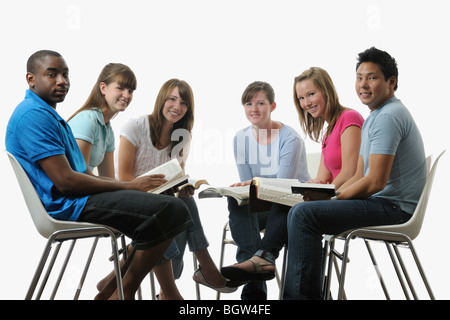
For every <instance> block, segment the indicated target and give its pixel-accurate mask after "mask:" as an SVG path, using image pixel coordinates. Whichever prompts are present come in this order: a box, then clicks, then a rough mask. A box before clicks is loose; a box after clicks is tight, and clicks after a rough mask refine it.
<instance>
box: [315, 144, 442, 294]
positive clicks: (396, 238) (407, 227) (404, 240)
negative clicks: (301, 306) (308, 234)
mask: <svg viewBox="0 0 450 320" xmlns="http://www.w3.org/2000/svg"><path fill="white" fill-rule="evenodd" d="M444 152H445V150H444V151H442V152H441V153H440V154H439V155H438V156H437V158H436V159H435V161H434V163H433V166H432V167H431V170H429V168H430V163H431V157H428V158H427V172H428V175H427V179H426V183H425V186H424V188H423V191H422V194H421V196H420V199H419V203H418V204H417V207H416V210H415V211H414V213H413V215H412V217H411V219H409V220H408V221H407V222H405V223H403V224H398V225H386V226H374V227H367V228H360V229H355V230H349V231H346V232H344V233H342V234H340V235H325V237H324V239H325V243H324V252H325V254H324V257H325V259H326V257H327V256H328V263H327V264H328V266H326V264H325V263H324V266H323V267H324V269H325V268H327V276H326V277H325V278H324V293H325V294H324V298H325V299H329V297H330V281H331V264H332V263H333V261H334V260H335V257H338V258H339V259H341V260H342V266H341V271H340V276H339V288H338V297H337V298H338V300H341V299H344V298H345V296H344V281H345V275H346V267H347V263H348V261H349V259H348V251H349V246H350V241H351V240H352V239H355V238H361V239H363V240H364V242H365V245H366V247H367V250H368V253H369V255H370V258H371V260H372V263H373V265H374V267H375V270H376V272H377V275H378V279H379V281H380V284H381V286H382V289H383V292H384V294H385V297H386V299H389V298H390V297H389V294H388V292H387V289H386V286H385V284H384V281H383V278H382V276H381V273H380V272H379V268H378V265H377V263H376V260H375V257H374V255H373V252H372V250H371V248H370V245H369V240H375V241H382V242H384V243H385V245H386V248H387V250H388V253H389V255H390V257H391V260H392V263H393V266H394V268H395V271H396V274H397V277H398V279H399V281H400V284H401V287H402V289H403V292H404V294H405V297H406V298H407V299H409V294H408V290H407V287H406V285H405V283H404V280H403V276H404V277H405V279H406V281H407V283H408V287H409V290H410V291H411V293H412V295H413V297H414V299H418V297H417V294H416V292H415V290H414V287H413V284H412V282H411V279H410V277H409V275H408V272H407V270H406V266H405V264H404V263H403V260H402V258H401V256H400V252H399V251H398V246H403V247H406V248H409V249H410V251H411V254H412V256H413V258H414V262H415V263H416V266H417V269H418V270H419V273H420V276H421V278H422V281H423V283H424V285H425V287H426V289H427V292H428V294H429V296H430V299H432V300H434V295H433V292H432V290H431V287H430V285H429V283H428V280H427V278H426V276H425V273H424V271H423V268H422V266H421V264H420V261H419V257H418V255H417V253H416V250H415V249H414V246H413V243H412V240H414V239H415V238H416V237H417V236H418V235H419V233H420V230H421V228H422V223H423V219H424V217H425V212H426V208H427V204H428V198H429V196H430V192H431V187H432V185H433V180H434V176H435V174H436V169H437V165H438V162H439V159H440V158H441V156H442V154H443V153H444ZM336 239H341V240H344V241H345V242H344V248H343V252H342V254H340V253H338V252H337V251H336V250H335V249H334V243H335V240H336ZM328 247H329V248H328ZM392 248H393V249H394V252H395V256H394V255H393V253H392ZM327 253H328V254H327ZM395 258H397V260H398V263H399V264H400V267H401V270H400V268H399V267H398V263H397V261H396V259H395ZM402 273H403V276H402ZM324 274H325V270H324Z"/></svg>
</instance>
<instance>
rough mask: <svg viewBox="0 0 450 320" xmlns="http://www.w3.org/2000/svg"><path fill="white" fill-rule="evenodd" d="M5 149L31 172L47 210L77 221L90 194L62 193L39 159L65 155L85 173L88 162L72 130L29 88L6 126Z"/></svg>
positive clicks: (72, 165) (63, 218) (57, 215)
mask: <svg viewBox="0 0 450 320" xmlns="http://www.w3.org/2000/svg"><path fill="white" fill-rule="evenodd" d="M5 140H6V141H5V142H6V150H7V151H9V152H10V153H11V154H13V155H14V156H15V157H16V159H17V160H18V161H19V163H20V164H21V165H22V167H23V168H24V169H25V171H26V172H27V174H28V177H29V178H30V180H31V182H32V183H33V185H34V188H35V189H36V192H37V194H38V195H39V198H40V199H41V201H42V203H43V204H44V207H45V209H46V210H47V212H48V213H49V214H50V215H51V216H52V217H53V218H55V219H60V220H71V221H76V220H77V219H78V216H79V215H80V213H81V211H82V210H83V208H84V206H85V204H86V201H87V199H88V196H84V197H76V196H65V195H63V194H61V193H60V192H59V191H58V190H57V189H56V187H55V185H54V184H53V182H52V181H51V180H50V178H49V177H48V176H47V174H46V173H45V172H44V170H43V169H42V168H41V166H40V165H39V163H38V161H39V160H41V159H44V158H47V157H51V156H55V155H61V154H63V155H65V156H66V158H67V160H68V162H69V164H70V166H71V167H72V169H73V170H74V171H77V172H81V173H86V164H85V162H84V158H83V155H82V154H81V152H80V149H79V148H78V145H77V143H76V141H75V138H74V136H73V134H72V131H71V129H70V127H69V125H68V124H67V122H66V121H64V119H62V118H61V117H60V115H59V114H58V113H57V112H56V110H55V109H53V108H52V107H51V106H50V105H48V104H47V103H46V102H45V101H44V100H42V99H41V98H39V96H37V95H36V94H35V93H34V92H33V91H31V90H27V92H26V95H25V99H24V100H23V101H22V102H21V103H20V104H19V105H18V106H17V107H16V109H15V110H14V112H13V114H12V115H11V118H10V119H9V123H8V126H7V128H6V139H5Z"/></svg>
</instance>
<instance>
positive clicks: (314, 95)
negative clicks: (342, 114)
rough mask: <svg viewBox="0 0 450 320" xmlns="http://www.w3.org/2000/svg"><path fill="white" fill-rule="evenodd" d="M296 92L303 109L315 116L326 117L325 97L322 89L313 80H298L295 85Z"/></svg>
mask: <svg viewBox="0 0 450 320" xmlns="http://www.w3.org/2000/svg"><path fill="white" fill-rule="evenodd" d="M295 92H296V93H297V99H298V101H299V102H300V106H301V108H302V109H303V110H305V111H307V112H308V113H309V114H311V116H312V117H314V118H318V117H322V118H326V102H325V98H324V96H323V93H322V91H321V90H320V89H319V88H317V87H316V86H315V85H314V83H313V82H312V81H311V80H309V79H305V80H303V81H300V82H298V83H297V84H296V85H295ZM325 120H327V119H325Z"/></svg>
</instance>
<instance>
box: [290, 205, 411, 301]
mask: <svg viewBox="0 0 450 320" xmlns="http://www.w3.org/2000/svg"><path fill="white" fill-rule="evenodd" d="M409 218H411V214H409V213H406V212H404V211H402V210H401V209H400V208H399V207H398V206H395V205H393V204H392V203H391V202H389V201H387V200H385V199H381V198H378V197H371V198H368V199H361V200H328V201H311V202H302V203H299V204H297V205H295V206H294V207H292V208H291V210H290V211H289V214H288V263H287V272H286V281H285V287H284V299H287V300H292V299H296V300H298V299H320V298H321V271H322V235H324V234H332V235H334V234H339V233H342V232H344V231H347V230H349V229H354V228H360V227H367V226H374V225H387V224H399V223H404V222H406V221H408V220H409Z"/></svg>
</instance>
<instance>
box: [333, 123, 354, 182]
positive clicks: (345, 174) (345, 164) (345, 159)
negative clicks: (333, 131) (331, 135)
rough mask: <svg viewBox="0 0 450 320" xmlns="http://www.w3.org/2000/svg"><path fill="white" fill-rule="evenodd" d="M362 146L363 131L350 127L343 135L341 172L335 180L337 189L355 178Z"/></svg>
mask: <svg viewBox="0 0 450 320" xmlns="http://www.w3.org/2000/svg"><path fill="white" fill-rule="evenodd" d="M360 146H361V129H360V128H359V127H357V126H350V127H348V128H347V129H345V130H344V132H343V133H342V135H341V159H342V164H341V171H340V172H339V174H338V175H337V176H336V178H335V179H334V180H333V182H332V183H333V184H334V185H335V186H336V189H339V188H340V186H341V185H342V184H343V183H344V182H346V181H347V180H348V179H350V178H351V177H353V175H354V174H355V172H356V167H357V164H358V157H359V149H360Z"/></svg>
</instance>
